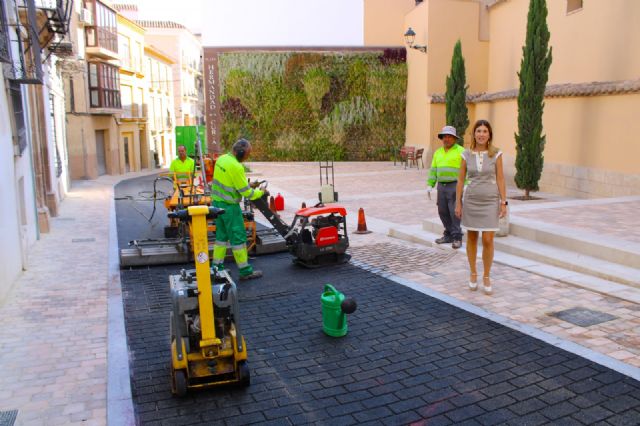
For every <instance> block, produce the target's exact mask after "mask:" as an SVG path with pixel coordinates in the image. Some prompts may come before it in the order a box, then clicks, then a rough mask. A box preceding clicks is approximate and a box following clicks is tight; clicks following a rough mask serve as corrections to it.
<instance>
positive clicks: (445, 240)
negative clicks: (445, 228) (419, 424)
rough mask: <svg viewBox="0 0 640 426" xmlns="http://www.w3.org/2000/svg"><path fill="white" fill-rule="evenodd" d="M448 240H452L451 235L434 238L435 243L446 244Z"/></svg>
mask: <svg viewBox="0 0 640 426" xmlns="http://www.w3.org/2000/svg"><path fill="white" fill-rule="evenodd" d="M450 242H452V240H451V237H449V236H446V235H445V236H443V237H440V238H438V239H436V244H448V243H450Z"/></svg>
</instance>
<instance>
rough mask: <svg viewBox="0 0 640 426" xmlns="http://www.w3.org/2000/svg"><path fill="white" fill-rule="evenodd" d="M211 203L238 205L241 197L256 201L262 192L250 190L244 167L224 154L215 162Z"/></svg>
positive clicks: (230, 156) (231, 156) (234, 158)
mask: <svg viewBox="0 0 640 426" xmlns="http://www.w3.org/2000/svg"><path fill="white" fill-rule="evenodd" d="M211 195H212V196H213V201H224V202H225V203H228V204H235V203H239V202H240V201H241V200H242V197H245V198H248V199H249V200H257V199H258V198H260V197H262V195H263V192H262V191H261V190H259V189H257V188H256V189H254V188H251V187H250V186H249V184H248V182H247V177H246V176H245V174H244V166H243V165H242V163H240V162H239V161H238V160H237V159H236V157H234V156H233V155H231V154H224V155H222V156H221V157H219V158H218V159H217V160H216V167H215V168H214V170H213V182H212V183H211Z"/></svg>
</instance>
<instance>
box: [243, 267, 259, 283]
mask: <svg viewBox="0 0 640 426" xmlns="http://www.w3.org/2000/svg"><path fill="white" fill-rule="evenodd" d="M261 276H262V271H259V270H257V269H255V270H254V271H253V272H252V273H250V274H248V275H240V281H245V280H252V279H254V278H260V277H261Z"/></svg>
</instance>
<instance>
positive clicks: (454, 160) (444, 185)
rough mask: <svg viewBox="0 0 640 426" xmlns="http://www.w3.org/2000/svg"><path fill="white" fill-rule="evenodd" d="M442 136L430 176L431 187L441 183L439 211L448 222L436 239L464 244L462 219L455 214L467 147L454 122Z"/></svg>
mask: <svg viewBox="0 0 640 426" xmlns="http://www.w3.org/2000/svg"><path fill="white" fill-rule="evenodd" d="M438 138H439V139H440V140H442V147H441V148H438V149H437V150H436V152H434V153H433V161H432V162H431V170H430V171H429V178H428V180H427V184H428V185H429V187H430V188H429V191H431V189H432V188H433V187H434V186H435V185H436V183H437V184H438V201H437V203H438V215H439V216H440V220H441V221H442V225H443V226H444V234H443V236H442V237H440V238H438V239H437V240H436V243H437V244H447V243H451V247H453V248H454V249H458V248H460V246H461V245H462V229H461V228H460V219H459V218H458V217H456V215H455V208H456V183H457V181H458V172H459V171H460V163H461V161H462V152H463V151H464V148H463V147H462V146H460V145H458V144H457V143H456V141H457V140H458V139H460V137H459V136H458V135H457V134H456V128H455V127H453V126H444V127H443V128H442V131H440V133H438Z"/></svg>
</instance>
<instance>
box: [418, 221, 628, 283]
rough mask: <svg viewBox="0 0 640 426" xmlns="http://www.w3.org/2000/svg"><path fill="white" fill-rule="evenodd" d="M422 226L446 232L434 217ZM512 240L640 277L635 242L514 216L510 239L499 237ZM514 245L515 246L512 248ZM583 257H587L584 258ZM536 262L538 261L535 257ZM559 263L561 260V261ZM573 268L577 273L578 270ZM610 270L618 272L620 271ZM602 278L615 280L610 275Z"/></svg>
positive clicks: (509, 250) (508, 249) (516, 251)
mask: <svg viewBox="0 0 640 426" xmlns="http://www.w3.org/2000/svg"><path fill="white" fill-rule="evenodd" d="M422 227H423V229H424V230H425V231H428V232H433V233H436V234H441V233H442V231H443V229H444V228H443V226H442V223H441V222H440V220H439V219H433V218H432V219H426V220H424V221H423V222H422ZM511 237H516V238H521V239H523V240H526V241H531V242H532V243H539V244H542V245H540V246H536V247H535V248H536V249H543V250H544V249H545V247H547V246H548V247H550V248H552V249H561V250H564V251H562V252H557V253H555V254H557V255H563V256H564V255H565V252H569V253H574V254H577V255H578V256H575V255H570V257H573V258H576V257H577V259H576V261H577V262H579V263H585V262H593V266H594V267H596V266H597V268H600V267H601V266H603V265H604V266H606V265H608V263H611V264H613V265H619V266H620V269H621V271H622V272H623V273H622V275H623V276H627V277H628V276H635V275H640V271H639V270H638V268H637V266H638V265H640V244H637V243H634V242H631V241H625V240H620V239H617V240H615V242H614V241H611V240H610V239H607V238H606V237H603V236H602V235H594V234H590V233H587V232H585V231H578V230H572V229H568V228H566V227H562V226H558V225H554V224H549V223H544V222H540V221H535V220H530V219H526V220H525V219H519V218H517V217H513V216H512V217H511V220H510V224H509V236H508V237H504V238H498V237H496V244H498V243H499V242H500V241H502V240H503V239H506V240H509V239H510V238H511ZM511 240H513V238H511ZM508 246H509V247H506V248H505V251H506V252H507V253H513V254H518V255H519V256H523V257H529V256H528V255H527V254H526V250H519V249H518V247H517V246H514V245H513V244H511V245H509V244H508ZM512 246H514V247H513V248H511V247H512ZM496 247H497V246H496ZM532 255H534V256H535V255H536V253H532ZM580 255H582V256H584V257H583V258H581V257H580ZM534 259H537V258H536V257H534ZM557 260H558V261H559V260H561V259H557ZM599 261H605V263H601V262H599ZM551 264H556V265H558V266H564V263H562V264H558V263H557V262H551ZM570 269H572V270H576V269H575V268H570ZM605 269H606V268H605ZM610 269H613V270H616V269H618V268H610ZM596 276H600V275H596ZM614 276H615V275H614ZM601 278H606V279H611V277H608V275H607V274H605V276H602V277H601ZM637 280H638V278H636V279H635V281H636V282H637ZM614 281H618V280H614ZM618 282H624V281H618Z"/></svg>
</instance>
